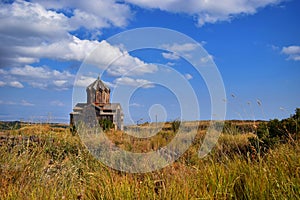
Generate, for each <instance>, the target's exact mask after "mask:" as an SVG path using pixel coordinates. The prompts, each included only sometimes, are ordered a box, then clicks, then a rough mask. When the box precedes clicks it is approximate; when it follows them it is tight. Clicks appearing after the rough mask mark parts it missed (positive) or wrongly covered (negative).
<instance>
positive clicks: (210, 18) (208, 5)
mask: <svg viewBox="0 0 300 200" xmlns="http://www.w3.org/2000/svg"><path fill="white" fill-rule="evenodd" d="M125 1H126V2H128V3H132V4H135V5H138V6H140V7H143V8H149V9H160V10H163V11H167V12H172V13H187V14H189V15H192V16H194V17H196V19H197V24H198V25H199V26H203V25H204V24H206V23H216V22H218V21H229V20H231V19H232V18H233V17H236V16H238V15H240V14H254V13H256V12H257V10H258V9H259V8H263V7H266V6H268V5H274V4H279V3H280V2H283V1H285V0H261V1H257V0H223V1H217V0H209V1H207V0H186V1H182V0H168V1H161V0H125Z"/></svg>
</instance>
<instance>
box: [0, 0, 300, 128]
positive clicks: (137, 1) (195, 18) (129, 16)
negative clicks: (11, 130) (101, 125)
mask: <svg viewBox="0 0 300 200" xmlns="http://www.w3.org/2000/svg"><path fill="white" fill-rule="evenodd" d="M299 9H300V2H299V1H297V0H260V1H257V0H224V1H214V0H187V1H180V0H168V1H161V0H160V1H158V0H118V1H115V0H89V1H73V0H62V1H57V0H53V1H47V0H32V1H21V0H17V1H11V0H2V1H1V3H0V43H1V46H0V93H1V96H0V120H5V121H7V120H23V121H35V122H64V123H66V122H68V121H69V113H70V112H71V111H72V107H73V106H74V105H75V104H76V103H78V102H84V101H85V99H86V96H85V88H86V86H88V85H89V84H90V83H92V82H93V81H94V80H96V79H97V77H98V76H99V75H100V76H101V79H102V80H103V81H104V82H105V83H106V84H107V85H108V86H109V87H110V88H111V90H112V94H113V95H112V99H111V100H112V102H115V103H121V105H122V107H123V109H124V110H125V123H129V124H130V123H136V122H137V121H140V123H142V122H146V121H150V122H151V121H156V120H158V121H171V120H175V119H183V120H207V119H212V118H213V116H214V115H216V114H215V113H214V111H213V109H212V105H213V103H212V102H213V101H212V96H214V95H216V96H218V95H219V94H211V90H210V89H209V88H210V87H217V88H219V89H220V90H222V88H223V87H224V91H225V94H226V96H224V98H220V99H219V100H218V101H217V102H219V103H220V105H222V106H224V105H225V106H226V119H240V120H258V119H265V120H268V119H274V118H279V119H282V118H286V117H289V116H290V114H293V113H294V110H295V109H296V108H297V107H300V95H299V94H300V88H299V85H300V78H299V75H300V37H299V36H300V21H299V18H300V14H299ZM145 27H159V28H164V29H167V30H173V31H174V32H176V33H181V34H183V35H185V36H186V37H187V38H190V39H191V40H187V41H192V40H193V41H195V42H196V43H197V44H199V45H200V46H201V48H203V50H202V51H201V52H200V54H201V53H203V55H202V54H201V55H200V54H197V55H198V56H199V57H197V55H196V54H193V53H195V52H194V50H195V49H197V47H196V46H197V45H196V46H195V44H193V43H191V42H187V41H184V40H180V39H179V40H178V41H173V43H164V44H162V45H161V46H158V47H159V48H155V49H154V48H152V49H151V48H144V49H139V50H132V51H130V47H129V46H128V45H126V44H125V43H126V41H121V42H120V43H116V42H115V40H116V39H115V40H114V39H112V38H114V36H115V35H116V34H122V33H124V31H125V32H126V31H130V30H135V29H137V28H145ZM141 38H142V39H143V40H144V41H151V40H153V38H155V40H160V39H161V38H163V35H160V34H157V35H155V34H154V35H153V34H147V33H145V34H143V35H140V36H139V38H138V37H137V38H135V37H131V38H130V40H131V41H133V42H135V41H138V40H139V39H141ZM122 42H124V43H122ZM151 42H152V41H151ZM153 42H155V41H153ZM191 57H193V58H195V57H197V59H199V60H201V61H202V63H209V64H210V65H211V66H214V67H215V69H217V72H218V74H219V75H220V77H221V81H222V83H223V85H222V87H221V86H220V85H213V86H212V85H207V82H206V81H205V80H206V79H205V77H204V75H203V74H201V73H199V71H197V70H196V69H197V67H196V68H195V66H193V64H191V63H190V62H189V58H191ZM116 58H118V59H116ZM112 60H114V62H113V63H111V64H110V66H109V67H108V68H107V66H106V65H107V63H110V62H111V61H112ZM204 67H205V66H204ZM200 68H201V67H200ZM211 78H212V82H214V81H213V80H214V79H213V77H211ZM159 80H161V82H159ZM164 81H165V82H164ZM215 81H216V83H217V82H218V81H219V79H218V78H217V77H216V78H215ZM162 83H165V84H170V85H164V84H162ZM219 86H220V87H219ZM124 91H127V93H122V92H124ZM128 91H131V93H128ZM122 95H125V96H126V98H123V97H124V96H122ZM113 97H114V98H113ZM178 98H179V99H178ZM194 100H196V101H194Z"/></svg>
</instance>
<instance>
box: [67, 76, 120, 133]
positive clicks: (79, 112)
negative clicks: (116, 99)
mask: <svg viewBox="0 0 300 200" xmlns="http://www.w3.org/2000/svg"><path fill="white" fill-rule="evenodd" d="M86 94H87V102H86V103H77V104H76V105H75V107H74V108H73V112H71V113H70V125H71V126H73V125H75V123H76V122H79V121H82V122H84V123H86V124H88V123H91V122H94V121H95V120H96V121H97V123H99V122H100V121H101V120H110V121H111V122H112V123H113V125H114V128H115V130H123V128H124V127H123V111H122V107H121V105H120V104H119V103H110V89H109V87H108V86H106V85H105V84H104V83H103V82H102V81H101V80H100V78H99V77H98V79H97V80H95V81H94V82H93V83H91V84H90V85H89V86H88V87H87V88H86Z"/></svg>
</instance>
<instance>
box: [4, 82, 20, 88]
mask: <svg viewBox="0 0 300 200" xmlns="http://www.w3.org/2000/svg"><path fill="white" fill-rule="evenodd" d="M8 85H9V86H11V87H15V88H23V87H24V86H23V84H22V83H20V82H19V81H12V82H10V83H9V84H8Z"/></svg>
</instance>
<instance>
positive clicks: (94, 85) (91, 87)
mask: <svg viewBox="0 0 300 200" xmlns="http://www.w3.org/2000/svg"><path fill="white" fill-rule="evenodd" d="M99 88H100V89H102V90H108V91H110V89H109V87H108V86H107V85H105V84H104V83H103V82H102V81H101V80H100V78H99V76H98V78H97V80H95V81H94V82H93V83H91V84H90V85H89V86H88V87H87V88H86V89H87V90H98V89H99Z"/></svg>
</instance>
